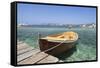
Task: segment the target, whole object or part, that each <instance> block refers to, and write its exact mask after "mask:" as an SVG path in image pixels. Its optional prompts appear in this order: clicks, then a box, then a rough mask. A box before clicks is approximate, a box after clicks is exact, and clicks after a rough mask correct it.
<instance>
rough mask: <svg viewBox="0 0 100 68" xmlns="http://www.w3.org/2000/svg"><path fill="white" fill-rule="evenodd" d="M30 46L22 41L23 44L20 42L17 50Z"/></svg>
mask: <svg viewBox="0 0 100 68" xmlns="http://www.w3.org/2000/svg"><path fill="white" fill-rule="evenodd" d="M28 47H30V46H29V45H28V44H26V43H21V44H18V45H17V51H19V50H21V49H25V48H28Z"/></svg>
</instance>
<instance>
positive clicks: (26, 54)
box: [17, 49, 40, 62]
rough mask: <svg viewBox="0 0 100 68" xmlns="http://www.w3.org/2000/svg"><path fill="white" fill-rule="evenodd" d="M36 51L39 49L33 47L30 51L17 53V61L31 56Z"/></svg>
mask: <svg viewBox="0 0 100 68" xmlns="http://www.w3.org/2000/svg"><path fill="white" fill-rule="evenodd" d="M38 52H40V51H39V49H35V50H31V51H29V52H26V53H24V54H21V55H18V56H17V62H19V61H21V60H23V59H25V58H27V57H30V56H32V55H33V54H36V53H38Z"/></svg>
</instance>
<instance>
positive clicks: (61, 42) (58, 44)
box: [42, 40, 66, 52]
mask: <svg viewBox="0 0 100 68" xmlns="http://www.w3.org/2000/svg"><path fill="white" fill-rule="evenodd" d="M65 41H66V40H64V41H63V42H61V43H59V44H58V45H56V46H54V47H51V48H49V49H47V50H44V51H42V52H47V51H50V50H52V49H54V48H56V47H58V46H60V45H61V44H62V43H64V42H65Z"/></svg>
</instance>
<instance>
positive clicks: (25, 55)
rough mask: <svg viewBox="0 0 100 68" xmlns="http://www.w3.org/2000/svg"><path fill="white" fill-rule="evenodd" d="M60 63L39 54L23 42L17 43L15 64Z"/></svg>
mask: <svg viewBox="0 0 100 68" xmlns="http://www.w3.org/2000/svg"><path fill="white" fill-rule="evenodd" d="M57 62H62V61H61V60H59V59H58V58H57V57H54V56H52V55H49V54H47V53H44V52H40V50H39V49H34V48H32V47H31V46H29V45H28V44H26V43H24V42H18V45H17V64H18V65H21V64H41V63H57Z"/></svg>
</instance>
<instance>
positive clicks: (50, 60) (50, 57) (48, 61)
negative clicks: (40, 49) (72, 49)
mask: <svg viewBox="0 0 100 68" xmlns="http://www.w3.org/2000/svg"><path fill="white" fill-rule="evenodd" d="M56 62H59V59H58V58H56V57H54V56H52V55H49V56H48V57H46V58H45V59H43V60H41V61H39V62H37V63H36V64H40V63H56Z"/></svg>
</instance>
